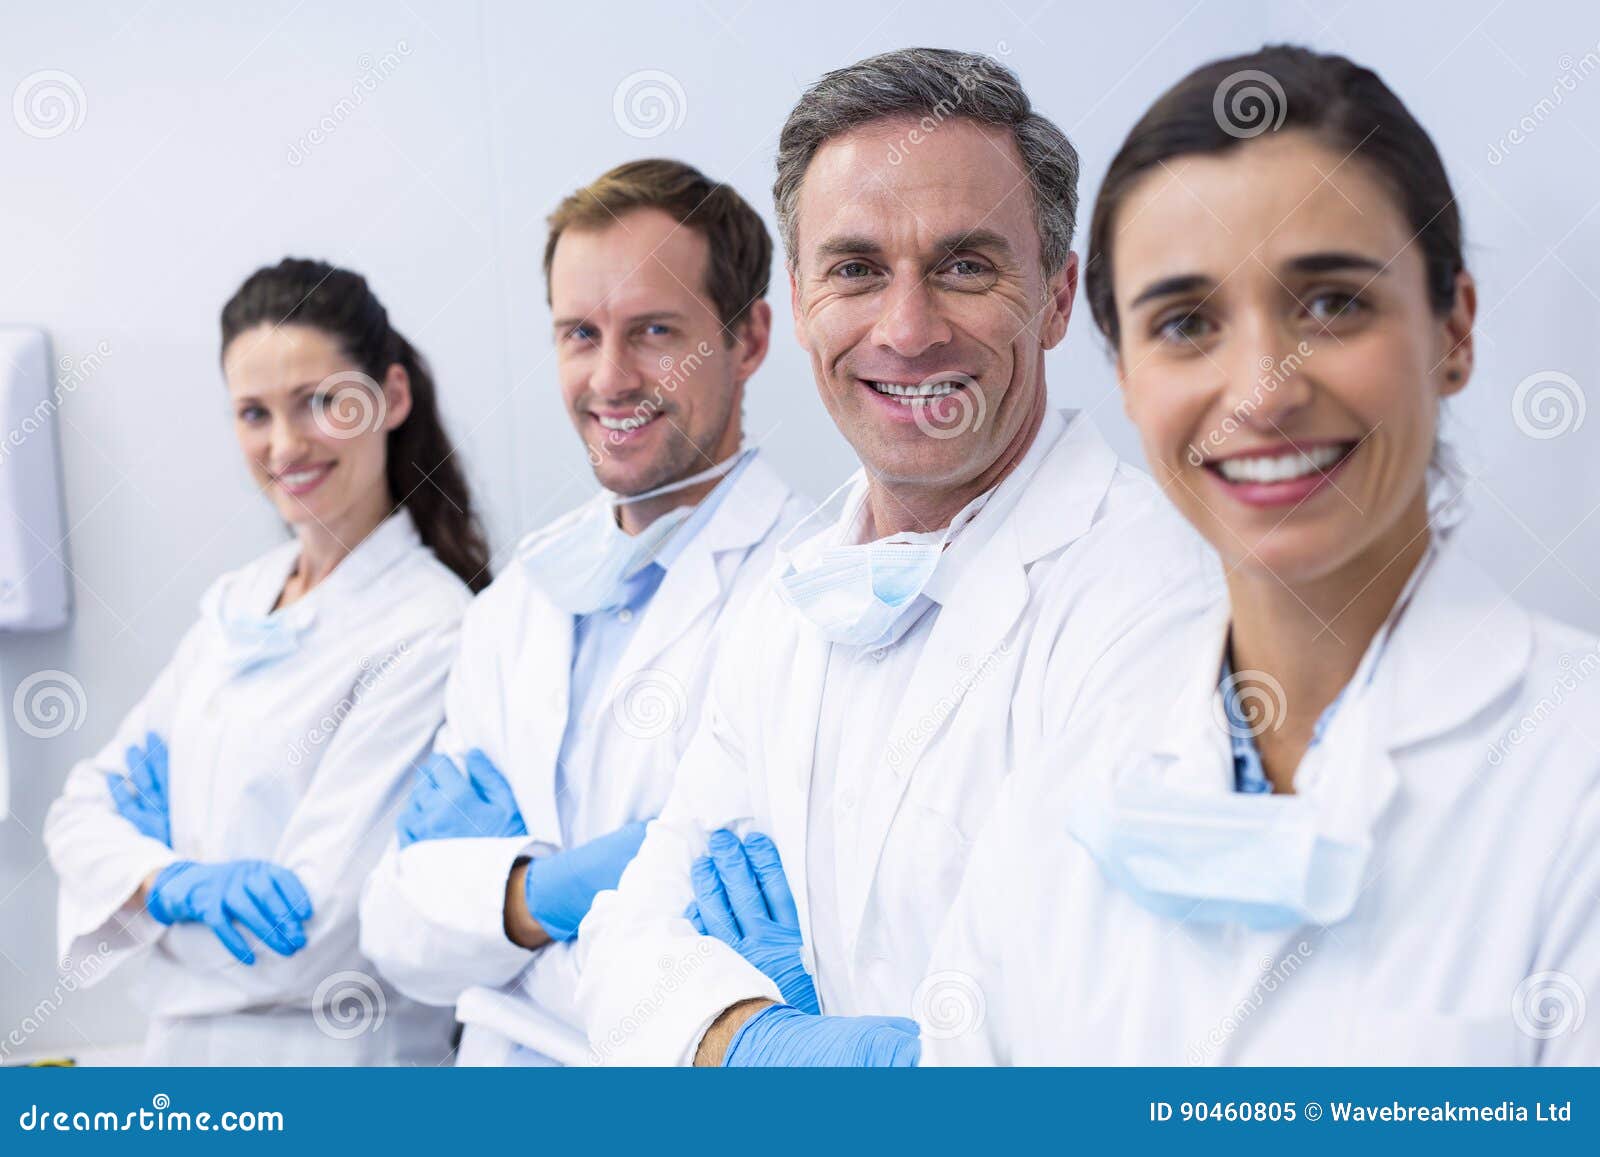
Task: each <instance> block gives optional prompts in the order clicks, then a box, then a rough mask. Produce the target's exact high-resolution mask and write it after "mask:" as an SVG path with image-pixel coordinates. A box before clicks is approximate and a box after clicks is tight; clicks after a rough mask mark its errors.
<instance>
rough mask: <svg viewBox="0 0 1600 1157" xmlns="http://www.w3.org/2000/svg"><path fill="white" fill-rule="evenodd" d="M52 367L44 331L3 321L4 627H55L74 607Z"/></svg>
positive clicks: (0, 498)
mask: <svg viewBox="0 0 1600 1157" xmlns="http://www.w3.org/2000/svg"><path fill="white" fill-rule="evenodd" d="M53 370H54V367H53V366H52V364H51V360H50V341H49V339H48V338H47V337H46V336H45V334H44V332H43V331H42V330H37V329H30V328H26V327H22V326H0V631H49V630H54V629H55V628H57V627H61V626H65V625H66V622H67V617H68V614H69V611H70V605H69V600H70V592H71V586H70V584H69V583H68V581H67V565H66V561H65V553H66V542H65V536H66V518H65V510H64V508H63V506H62V502H61V464H60V459H59V457H58V454H57V449H56V410H57V408H58V407H59V406H60V404H61V397H62V394H63V393H64V389H63V388H62V387H61V386H60V385H59V384H58V383H57V381H56V375H55V373H54V372H53Z"/></svg>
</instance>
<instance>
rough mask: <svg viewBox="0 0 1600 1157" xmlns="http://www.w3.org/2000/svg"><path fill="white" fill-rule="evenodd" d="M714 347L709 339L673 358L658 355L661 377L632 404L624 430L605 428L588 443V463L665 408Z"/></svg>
mask: <svg viewBox="0 0 1600 1157" xmlns="http://www.w3.org/2000/svg"><path fill="white" fill-rule="evenodd" d="M716 353H717V351H716V348H715V347H714V346H712V345H711V343H710V342H706V341H702V342H700V343H699V344H698V345H696V346H695V348H694V349H692V350H691V351H689V353H687V354H685V355H684V356H683V357H681V358H674V357H673V356H672V355H671V354H662V355H661V359H660V360H659V361H658V362H657V363H656V365H657V368H658V369H659V370H660V371H661V376H660V377H659V378H657V379H656V388H655V390H654V392H652V393H651V395H650V396H649V397H648V398H645V399H643V400H642V401H640V402H638V403H636V404H635V405H634V407H633V414H632V415H631V420H632V424H631V425H630V428H629V429H625V430H607V431H606V434H605V438H604V440H603V441H602V442H601V444H600V445H599V446H598V447H595V446H590V447H589V448H588V451H589V465H590V466H598V465H600V463H601V462H603V461H605V457H606V451H607V450H609V449H611V448H612V447H614V446H618V445H620V444H621V443H622V440H623V439H624V438H626V437H627V436H628V434H629V433H631V432H632V430H633V429H637V428H638V427H639V426H642V425H644V424H645V423H646V422H648V421H650V420H651V419H652V418H654V417H655V416H656V414H658V413H660V412H661V411H662V410H664V409H665V408H666V400H667V398H668V397H669V396H671V395H672V394H675V393H677V392H678V389H679V387H680V386H682V385H683V383H684V382H686V381H688V380H689V379H690V378H691V377H693V376H694V374H695V373H696V372H697V371H698V370H699V369H700V367H701V366H702V365H704V364H705V362H706V359H707V358H711V357H715V356H716Z"/></svg>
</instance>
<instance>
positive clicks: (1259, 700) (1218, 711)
mask: <svg viewBox="0 0 1600 1157" xmlns="http://www.w3.org/2000/svg"><path fill="white" fill-rule="evenodd" d="M1220 691H1221V694H1219V695H1218V696H1217V698H1216V699H1215V700H1214V701H1213V704H1212V710H1213V712H1214V714H1215V717H1216V720H1217V726H1219V727H1221V728H1222V730H1223V731H1224V732H1226V733H1227V734H1229V735H1233V734H1235V733H1237V732H1240V731H1242V732H1243V734H1244V735H1247V736H1249V737H1250V738H1251V739H1254V738H1256V737H1257V736H1258V735H1261V734H1262V733H1263V732H1267V731H1276V730H1278V729H1279V728H1280V727H1282V726H1283V721H1284V719H1285V718H1286V717H1287V716H1288V713H1289V697H1288V695H1287V693H1286V692H1285V691H1284V689H1283V684H1282V683H1280V682H1278V680H1277V679H1275V678H1273V677H1272V675H1271V674H1269V673H1268V672H1266V671H1235V672H1233V673H1232V674H1230V675H1229V676H1228V677H1227V678H1226V679H1224V680H1223V681H1222V686H1221V688H1220ZM1235 719H1236V720H1238V721H1239V722H1238V723H1237V724H1236V723H1234V722H1232V721H1233V720H1235Z"/></svg>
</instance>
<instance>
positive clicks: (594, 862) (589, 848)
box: [506, 820, 645, 948]
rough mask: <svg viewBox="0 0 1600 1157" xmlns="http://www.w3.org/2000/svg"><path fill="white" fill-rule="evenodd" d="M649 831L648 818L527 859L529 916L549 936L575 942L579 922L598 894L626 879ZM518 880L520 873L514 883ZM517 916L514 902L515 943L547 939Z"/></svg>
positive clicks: (510, 925) (511, 929)
mask: <svg viewBox="0 0 1600 1157" xmlns="http://www.w3.org/2000/svg"><path fill="white" fill-rule="evenodd" d="M644 829H645V823H644V821H643V820H640V821H638V822H636V823H631V824H625V825H623V826H622V827H620V828H618V829H617V830H616V831H614V832H611V833H610V834H609V835H604V836H600V837H599V838H597V839H593V840H590V841H589V842H588V843H586V844H580V845H579V846H578V847H575V848H568V849H567V850H566V851H564V852H557V853H556V854H555V855H553V856H541V857H539V858H538V859H534V860H529V861H528V862H527V864H526V867H525V875H524V876H523V879H522V889H523V892H522V894H523V899H524V901H525V903H526V905H527V915H528V916H530V917H532V918H533V919H534V920H536V921H538V924H539V927H540V928H542V929H543V930H544V935H545V936H548V937H549V938H550V939H551V940H571V939H572V938H573V937H574V936H576V935H577V934H578V925H579V924H581V923H582V922H583V918H584V917H585V916H587V915H588V914H589V905H590V904H591V903H593V902H594V898H595V895H596V893H599V892H604V891H605V890H606V889H608V888H615V887H616V886H617V881H618V880H620V879H622V869H624V868H626V867H627V866H628V863H629V861H631V860H632V859H633V856H634V853H635V852H637V851H638V850H639V845H640V844H642V843H644ZM519 870H523V869H521V868H519ZM515 883H516V872H515V871H514V872H513V873H512V884H513V886H514V885H515ZM517 915H518V914H517V913H514V912H512V911H510V909H509V905H508V911H507V920H506V930H507V932H508V933H509V934H510V936H511V939H512V941H513V942H514V943H516V944H521V945H522V946H523V947H525V948H536V947H538V946H539V944H540V943H542V942H543V941H542V939H541V938H540V937H538V936H536V935H532V934H531V933H532V931H533V930H532V929H529V928H527V927H526V926H525V925H524V924H523V922H522V921H520V920H518V919H516V916H517Z"/></svg>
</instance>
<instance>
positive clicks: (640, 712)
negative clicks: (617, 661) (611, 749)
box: [611, 667, 689, 740]
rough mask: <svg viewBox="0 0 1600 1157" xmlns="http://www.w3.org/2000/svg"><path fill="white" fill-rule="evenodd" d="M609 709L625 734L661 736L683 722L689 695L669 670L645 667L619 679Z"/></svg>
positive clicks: (645, 736) (653, 737)
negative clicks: (613, 699) (614, 698)
mask: <svg viewBox="0 0 1600 1157" xmlns="http://www.w3.org/2000/svg"><path fill="white" fill-rule="evenodd" d="M611 710H612V715H613V717H614V718H615V719H616V721H617V726H618V727H619V728H620V729H621V730H622V732H623V733H624V734H626V735H631V736H632V737H633V738H634V739H644V740H650V739H660V738H661V737H662V736H663V735H666V734H668V733H669V732H673V731H676V730H677V729H678V728H679V727H681V726H682V725H683V720H684V718H685V716H687V715H688V713H689V695H688V692H686V691H685V690H684V687H683V683H682V682H681V681H679V679H678V678H677V676H675V675H673V674H672V673H671V672H670V671H663V670H660V669H659V668H655V667H648V668H646V669H645V670H643V671H635V672H634V673H633V674H631V675H629V676H628V677H627V678H626V679H624V680H623V681H622V685H621V686H620V687H619V688H618V689H617V698H616V702H615V703H614V704H613V705H612V709H611Z"/></svg>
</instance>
